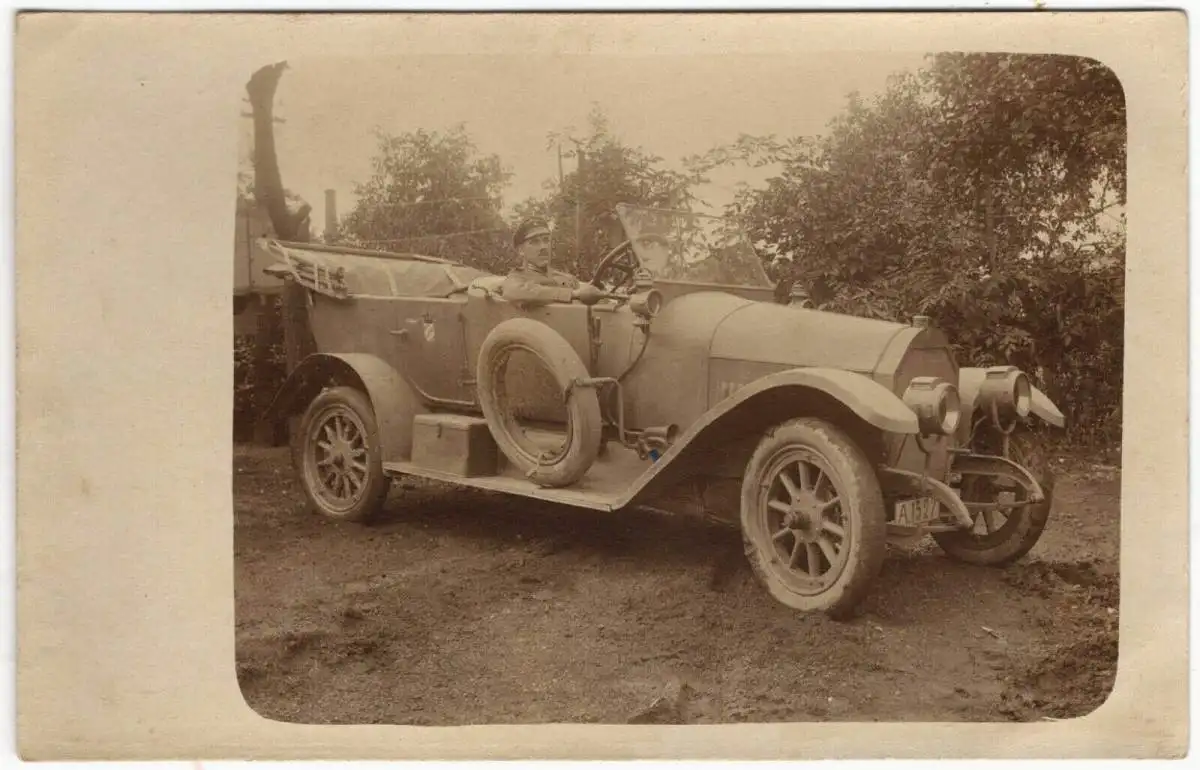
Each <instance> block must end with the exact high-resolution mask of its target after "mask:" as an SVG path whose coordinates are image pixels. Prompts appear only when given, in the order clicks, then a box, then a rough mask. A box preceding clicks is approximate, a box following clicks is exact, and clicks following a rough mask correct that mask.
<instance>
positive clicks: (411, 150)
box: [338, 125, 512, 271]
mask: <svg viewBox="0 0 1200 770" xmlns="http://www.w3.org/2000/svg"><path fill="white" fill-rule="evenodd" d="M376 135H377V138H378V142H379V145H378V149H377V152H376V155H375V158H374V161H373V165H374V171H373V174H372V176H371V178H370V179H368V180H367V181H366V182H363V183H359V184H357V185H355V194H356V196H357V201H356V203H355V206H354V208H353V209H352V210H351V211H350V212H349V213H348V214H347V215H346V216H345V217H343V219H342V221H341V222H340V223H339V226H338V231H339V234H340V237H341V238H342V239H343V241H345V242H348V243H350V244H353V245H356V246H362V247H366V248H378V249H385V250H392V251H413V252H420V253H422V254H427V255H430V256H442V257H448V258H453V259H455V260H458V261H462V262H464V263H466V264H470V265H473V266H475V267H479V268H482V269H485V270H501V271H502V270H504V269H506V265H507V263H508V261H509V259H510V258H509V256H508V255H509V253H510V252H511V248H510V247H509V246H508V232H509V230H508V225H507V223H506V222H505V221H504V218H503V216H502V215H501V213H500V209H501V204H502V198H501V193H502V191H503V189H504V187H505V185H506V184H507V183H508V181H509V179H510V178H511V177H512V174H511V172H510V171H509V170H508V169H506V168H505V167H504V166H503V165H502V163H501V162H500V159H499V158H498V157H497V156H495V155H488V156H480V155H479V153H478V151H477V149H476V147H475V144H474V143H473V142H472V140H471V138H470V137H469V136H468V135H467V133H466V130H465V128H464V127H463V126H462V125H457V126H454V127H453V128H451V129H450V130H449V131H447V132H445V133H441V132H436V131H426V130H418V131H415V132H409V133H403V134H398V135H393V134H389V133H386V132H383V131H378V132H377V133H376Z"/></svg>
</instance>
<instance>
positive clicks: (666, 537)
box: [234, 446, 1120, 725]
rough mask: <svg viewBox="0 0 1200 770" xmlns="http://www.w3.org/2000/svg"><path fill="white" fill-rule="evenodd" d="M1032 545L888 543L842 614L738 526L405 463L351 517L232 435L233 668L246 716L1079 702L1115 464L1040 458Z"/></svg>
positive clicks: (746, 711) (772, 716)
mask: <svg viewBox="0 0 1200 770" xmlns="http://www.w3.org/2000/svg"><path fill="white" fill-rule="evenodd" d="M1056 463H1057V467H1058V468H1059V469H1060V471H1061V474H1060V475H1059V477H1058V478H1059V481H1058V484H1057V489H1056V503H1055V507H1054V510H1053V513H1052V517H1051V521H1050V525H1049V527H1048V529H1047V532H1046V534H1045V536H1044V538H1043V540H1042V541H1041V543H1040V544H1039V545H1038V547H1037V548H1036V549H1035V550H1034V552H1033V553H1032V554H1030V556H1029V557H1028V558H1027V559H1026V560H1024V561H1022V562H1021V563H1019V564H1018V565H1016V566H1014V567H1011V568H1007V569H995V568H981V567H972V566H968V565H963V564H958V563H955V562H953V561H950V560H949V559H947V558H945V557H943V556H942V555H941V553H940V552H939V551H938V550H937V549H936V546H934V545H933V544H932V542H928V543H927V544H925V545H923V546H921V547H920V548H918V549H916V550H908V551H902V550H892V551H891V552H890V554H889V559H888V561H887V563H886V565H885V567H884V571H883V575H882V577H881V579H880V581H879V583H878V585H877V588H876V589H875V592H874V594H873V595H872V596H871V598H870V599H869V600H868V602H867V604H866V606H865V607H864V608H863V611H862V612H861V613H860V614H859V617H857V618H856V619H854V620H852V621H849V622H841V623H838V622H835V621H832V620H829V619H827V618H825V617H823V616H802V615H798V614H796V613H794V612H792V611H790V610H788V609H787V608H785V607H783V606H781V605H779V604H777V603H776V602H774V601H773V600H772V599H770V598H769V597H768V596H767V594H766V593H765V591H764V590H762V589H760V588H759V587H758V585H757V584H756V583H755V582H754V580H753V577H752V575H751V572H750V569H749V566H748V565H747V563H746V561H745V559H744V557H743V556H742V554H741V550H740V548H741V542H740V538H739V536H738V534H737V532H736V531H735V530H733V529H730V528H724V527H721V526H719V525H715V524H713V525H710V524H702V523H697V522H695V521H692V520H686V519H679V518H671V517H666V516H658V515H653V514H649V513H641V512H633V513H629V512H626V513H621V514H601V513H586V512H578V511H575V510H572V509H567V508H562V507H558V506H554V505H548V504H540V503H534V502H531V501H526V500H523V499H510V498H504V497H500V496H497V495H492V494H488V493H483V492H474V491H462V490H456V489H451V488H447V487H442V486H438V485H434V484H426V483H417V482H413V481H405V482H404V483H403V485H401V484H400V483H397V484H395V485H394V486H393V491H392V495H391V498H390V502H389V510H388V514H387V515H386V516H385V517H383V519H382V520H381V521H380V522H378V523H376V524H373V525H370V526H362V525H353V524H340V523H336V522H331V521H328V520H325V519H322V518H319V517H318V516H316V515H315V514H312V513H310V512H309V511H308V509H307V508H306V507H305V505H304V502H303V499H302V497H301V493H300V489H299V486H298V485H297V483H296V481H295V479H294V476H293V473H292V469H291V466H290V463H289V459H288V452H287V450H286V449H263V448H253V447H245V446H237V447H235V452H234V510H235V516H236V524H235V550H236V554H235V561H236V586H237V597H236V600H237V655H238V676H239V680H240V682H241V685H242V691H243V693H244V694H245V697H246V700H247V702H248V703H249V705H250V706H251V707H252V708H254V709H255V710H256V711H257V712H258V713H259V714H261V715H263V716H265V717H268V718H272V719H278V720H283V721H291V722H306V723H341V724H347V723H387V724H393V723H395V724H419V725H459V724H480V723H537V722H598V723H630V722H634V723H637V722H659V723H713V722H779V721H812V720H846V721H902V720H915V721H928V720H936V721H955V720H958V721H997V720H999V721H1027V720H1037V719H1041V718H1047V717H1048V718H1069V717H1074V716H1082V715H1084V714H1086V713H1088V712H1090V711H1092V710H1094V709H1095V708H1096V707H1098V706H1099V705H1100V704H1101V703H1102V702H1103V701H1104V700H1105V698H1107V696H1108V694H1109V692H1110V689H1111V687H1112V682H1113V678H1114V676H1115V669H1116V660H1117V619H1118V612H1117V610H1118V579H1117V569H1118V541H1119V511H1120V507H1119V503H1120V479H1119V475H1118V470H1117V469H1116V468H1115V467H1113V466H1110V465H1103V464H1097V463H1096V462H1095V461H1091V460H1085V459H1082V458H1078V457H1073V458H1059V459H1058V460H1056Z"/></svg>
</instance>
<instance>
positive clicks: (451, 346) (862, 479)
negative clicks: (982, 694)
mask: <svg viewBox="0 0 1200 770" xmlns="http://www.w3.org/2000/svg"><path fill="white" fill-rule="evenodd" d="M616 214H617V220H618V221H619V222H620V225H621V228H622V232H621V236H620V238H619V240H620V242H619V243H617V244H616V245H614V247H613V248H612V250H611V251H609V252H608V253H607V254H606V255H605V256H604V258H603V259H602V260H601V262H600V263H599V265H598V267H597V270H596V273H595V275H594V276H593V278H592V282H593V283H594V284H595V285H597V286H599V287H601V288H603V289H604V292H605V293H604V295H603V298H602V299H600V300H599V301H596V302H594V303H589V304H581V303H579V302H574V303H554V304H549V305H545V306H541V307H533V308H530V307H525V306H522V305H518V304H516V303H514V302H509V301H507V300H505V298H504V297H503V296H502V294H501V292H500V288H501V284H502V282H503V278H504V277H503V276H497V275H492V274H488V273H484V272H482V271H480V270H476V269H473V268H471V267H468V266H465V265H462V264H457V263H453V262H449V261H445V260H440V259H434V258H429V257H424V256H420V255H394V254H382V253H375V252H364V251H357V250H353V249H341V248H337V247H322V246H313V245H308V244H300V243H280V242H270V243H269V244H267V245H268V247H269V248H270V249H272V250H273V253H274V254H275V255H276V256H277V258H278V262H277V263H276V265H275V266H274V267H273V268H272V270H273V271H274V272H275V273H277V274H279V275H282V276H284V277H285V278H286V279H287V280H294V281H297V282H298V283H299V284H300V285H302V286H304V287H306V289H307V292H306V293H307V297H308V300H307V305H308V314H309V321H310V324H311V330H312V336H313V338H314V339H315V342H316V345H317V352H316V353H314V354H312V355H309V356H308V357H306V358H305V359H304V360H303V361H302V362H301V363H300V364H299V365H298V366H297V367H296V368H295V370H294V371H293V372H292V373H291V375H290V376H289V378H288V379H287V381H286V382H285V383H284V385H283V386H282V388H281V389H280V391H279V393H278V394H277V395H276V397H275V399H274V402H273V403H272V405H271V407H270V410H269V416H270V419H283V418H291V419H297V418H298V424H299V430H298V433H297V438H296V445H295V446H296V450H295V451H296V465H297V472H298V475H299V477H300V481H301V483H302V485H303V488H304V491H305V493H306V495H307V497H308V499H309V500H310V502H311V504H312V506H313V507H314V508H315V509H316V510H318V511H319V512H321V513H322V514H324V515H326V516H330V517H333V518H337V519H344V520H354V521H361V520H364V519H367V518H368V517H370V516H371V515H372V514H374V513H376V512H377V511H378V510H380V508H381V507H382V506H383V504H384V501H385V498H386V497H387V495H388V491H389V486H390V482H391V480H392V479H393V478H395V477H399V476H406V475H407V476H414V477H424V478H427V479H435V480H439V481H442V482H449V483H451V484H457V485H463V486H467V487H475V488H480V489H485V490H494V491H498V492H502V493H507V494H512V495H524V496H528V497H532V498H540V499H543V500H549V501H554V502H556V503H561V504H564V505H566V506H576V507H580V508H590V509H599V510H604V511H614V512H616V511H626V510H633V509H638V508H650V509H656V510H659V511H666V512H670V513H674V514H681V515H697V516H705V517H715V518H718V519H721V520H723V521H726V522H728V523H730V524H731V525H733V526H736V527H738V528H740V531H741V533H742V537H743V539H744V542H745V546H746V554H747V557H748V559H749V561H750V563H751V565H752V567H753V569H754V572H755V574H756V575H757V577H758V579H759V580H760V581H761V583H762V585H763V586H764V587H765V589H766V590H767V591H769V592H770V594H771V595H772V596H774V597H775V598H776V599H777V600H778V601H780V602H782V603H784V604H785V605H787V606H789V607H792V608H795V609H797V610H801V611H823V612H826V613H828V614H830V615H831V616H834V617H842V616H846V615H848V614H849V613H851V612H852V611H853V610H854V609H855V607H856V606H857V605H858V604H859V602H861V600H862V599H863V597H864V596H865V595H866V594H867V592H868V591H869V589H870V586H871V584H872V581H873V580H874V579H875V578H876V577H877V575H878V572H879V569H880V567H881V563H882V560H883V558H884V553H885V544H886V543H888V542H895V543H904V542H915V541H917V540H919V539H921V538H923V537H925V536H926V535H929V536H932V537H933V538H934V539H935V540H936V541H937V543H938V544H939V545H940V546H941V548H942V549H943V550H944V551H945V552H946V553H947V554H949V555H950V556H952V557H954V558H958V559H962V560H966V561H970V562H973V563H979V564H1006V563H1009V562H1011V561H1013V560H1015V559H1018V558H1020V557H1021V556H1023V555H1024V554H1026V553H1027V552H1028V551H1029V550H1030V548H1032V547H1033V545H1034V544H1035V543H1036V542H1037V540H1038V538H1039V537H1040V536H1041V533H1042V531H1043V530H1044V528H1045V526H1046V521H1047V516H1048V513H1049V510H1050V500H1049V489H1048V487H1047V486H1046V485H1045V483H1044V480H1043V478H1042V477H1040V474H1038V473H1036V472H1033V471H1031V469H1028V468H1025V467H1023V466H1022V465H1020V464H1018V463H1017V462H1014V461H1013V460H1012V459H1011V458H1010V457H1008V456H1006V455H1007V454H1008V452H1007V447H1008V440H1007V439H1008V436H1009V434H1010V433H1011V432H1012V431H1013V430H1014V429H1016V428H1017V427H1018V426H1020V425H1021V424H1022V423H1024V422H1026V421H1028V420H1031V419H1033V418H1034V417H1035V416H1036V417H1038V418H1041V419H1044V420H1046V421H1048V422H1049V423H1051V424H1053V425H1056V426H1059V427H1061V426H1062V425H1063V416H1062V414H1061V413H1060V412H1059V410H1058V409H1057V408H1056V407H1055V406H1054V404H1053V403H1051V401H1050V400H1049V399H1048V398H1047V397H1046V396H1045V395H1044V394H1043V393H1042V392H1041V391H1039V390H1038V389H1037V388H1035V387H1033V386H1032V384H1031V382H1030V378H1029V376H1028V375H1027V374H1026V373H1024V372H1022V371H1019V370H1017V369H1016V368H1013V367H1008V366H1000V367H991V368H967V367H962V368H960V367H959V365H958V363H957V362H956V361H955V358H954V355H953V353H952V350H951V348H950V345H949V343H948V340H947V338H946V336H945V335H944V334H943V333H942V332H941V331H939V330H938V329H936V328H935V327H934V326H933V325H931V324H930V323H929V322H928V319H924V318H920V317H918V318H915V319H914V321H913V323H912V324H903V323H888V322H882V321H878V320H873V319H866V318H859V317H855V316H848V315H842V314H836V313H830V312H823V311H821V310H816V309H812V308H810V307H806V306H804V305H803V304H801V303H792V304H783V303H781V302H780V301H778V300H777V299H776V297H775V286H774V285H773V284H772V282H771V280H770V279H769V278H768V275H767V273H766V271H765V269H764V266H763V263H762V261H761V259H760V258H759V256H758V255H757V254H756V253H755V250H754V248H753V246H752V245H751V244H750V242H749V240H748V239H747V237H746V236H745V234H744V233H742V232H740V231H738V230H737V228H736V227H733V226H732V225H730V223H729V222H727V221H724V220H721V219H716V218H711V217H706V216H702V215H697V214H691V213H685V212H673V211H663V210H656V209H649V208H644V207H638V206H630V205H620V206H618V207H617V208H616ZM989 435H990V436H991V437H992V438H993V439H994V438H995V437H997V436H999V437H1000V441H998V442H997V441H994V440H985V436H989ZM996 446H999V447H1001V449H1000V450H999V451H983V450H982V449H981V448H982V447H996Z"/></svg>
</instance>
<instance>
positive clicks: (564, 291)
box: [500, 266, 579, 307]
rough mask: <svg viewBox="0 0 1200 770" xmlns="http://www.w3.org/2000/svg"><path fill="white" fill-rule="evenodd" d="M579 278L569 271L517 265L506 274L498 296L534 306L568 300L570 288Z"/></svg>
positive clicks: (575, 285) (569, 298) (573, 286)
mask: <svg viewBox="0 0 1200 770" xmlns="http://www.w3.org/2000/svg"><path fill="white" fill-rule="evenodd" d="M578 287H579V279H577V278H576V277H575V276H573V275H571V274H570V273H563V272H561V271H558V270H554V269H550V268H547V270H546V271H545V272H542V271H541V270H538V269H536V268H533V267H524V266H522V267H518V268H516V269H515V270H513V271H512V272H510V273H509V274H508V277H507V278H506V279H504V283H503V284H502V285H501V287H500V296H502V297H504V298H505V299H506V300H508V301H509V302H517V303H520V304H522V305H526V306H530V307H536V306H537V305H545V304H548V303H550V302H570V301H571V299H572V297H571V292H572V289H576V288H578Z"/></svg>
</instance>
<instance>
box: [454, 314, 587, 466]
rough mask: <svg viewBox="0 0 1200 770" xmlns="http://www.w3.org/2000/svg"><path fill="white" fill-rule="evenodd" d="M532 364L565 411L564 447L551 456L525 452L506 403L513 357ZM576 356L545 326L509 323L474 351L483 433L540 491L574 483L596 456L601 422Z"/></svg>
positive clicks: (527, 321)
mask: <svg viewBox="0 0 1200 770" xmlns="http://www.w3.org/2000/svg"><path fill="white" fill-rule="evenodd" d="M516 352H526V353H529V354H531V355H533V356H534V357H535V358H537V359H538V360H539V361H540V362H541V364H542V366H544V367H545V368H546V369H547V370H548V372H549V373H550V375H551V376H553V378H554V380H555V382H556V383H557V385H558V388H559V391H560V392H561V393H563V399H564V401H565V402H566V406H567V431H566V442H565V444H564V445H563V446H562V447H561V448H560V449H558V450H557V451H553V452H546V451H540V450H538V449H536V448H533V447H530V446H527V443H526V442H525V441H523V440H522V439H521V438H519V434H520V433H521V431H522V429H521V426H520V425H519V424H518V423H517V420H516V417H515V415H514V414H513V411H512V409H511V408H510V406H509V403H508V394H507V389H506V383H505V381H504V374H505V373H506V371H507V367H508V361H509V358H510V357H511V356H512V354H513V353H516ZM590 376H591V375H590V373H589V372H588V370H587V367H586V366H584V363H583V361H582V360H581V359H580V357H579V354H578V353H576V352H575V349H574V348H572V347H571V346H570V345H569V344H568V343H567V341H566V340H565V339H563V338H562V336H561V335H559V334H558V333H557V332H556V331H554V330H553V329H552V328H550V327H549V326H547V325H546V324H544V323H542V322H540V321H535V320H533V319H530V318H511V319H509V320H507V321H504V322H503V323H500V324H499V325H497V326H496V328H494V329H493V330H492V331H491V333H489V334H488V336H487V338H486V339H484V341H483V345H482V346H481V348H480V351H479V360H478V363H477V366H476V383H477V384H476V387H477V390H478V395H479V405H480V408H481V409H482V411H483V416H484V418H485V419H486V420H487V424H488V430H489V431H490V432H491V434H492V438H493V439H494V440H495V442H496V445H497V447H498V448H499V449H500V451H501V452H502V453H503V454H504V456H505V457H506V458H507V459H508V460H509V462H511V463H512V464H513V465H515V466H516V467H517V468H519V469H520V470H521V471H522V472H524V474H525V475H526V477H527V478H529V479H530V480H531V481H533V482H534V483H536V484H538V485H540V486H544V487H562V486H568V485H570V484H573V483H575V482H576V481H578V480H579V479H580V478H582V477H583V475H584V474H585V473H586V472H587V471H588V469H589V468H591V466H592V463H594V462H595V460H596V457H597V455H598V454H599V451H600V444H601V439H602V430H603V422H602V419H601V414H600V399H599V397H598V395H597V394H596V392H595V390H594V389H593V388H590V387H579V386H580V385H582V384H584V383H586V382H587V381H588V380H589V379H590Z"/></svg>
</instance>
